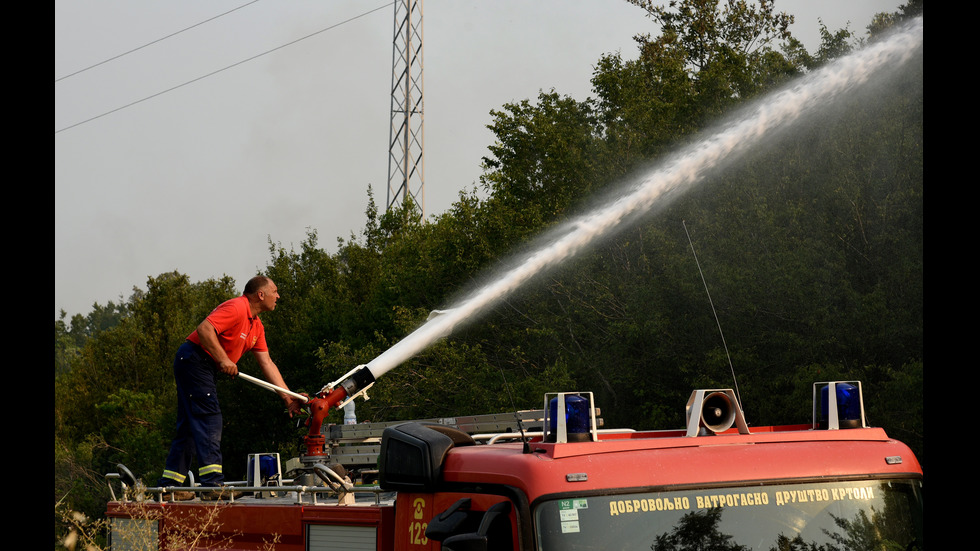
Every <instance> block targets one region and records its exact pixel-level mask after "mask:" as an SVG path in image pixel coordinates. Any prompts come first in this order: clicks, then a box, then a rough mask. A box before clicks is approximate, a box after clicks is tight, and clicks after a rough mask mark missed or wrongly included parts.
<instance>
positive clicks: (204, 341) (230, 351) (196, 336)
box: [157, 276, 303, 500]
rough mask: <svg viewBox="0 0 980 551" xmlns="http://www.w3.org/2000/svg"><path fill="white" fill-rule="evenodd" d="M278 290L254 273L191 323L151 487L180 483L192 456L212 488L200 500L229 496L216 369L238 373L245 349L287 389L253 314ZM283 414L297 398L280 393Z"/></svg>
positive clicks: (179, 496) (293, 410)
mask: <svg viewBox="0 0 980 551" xmlns="http://www.w3.org/2000/svg"><path fill="white" fill-rule="evenodd" d="M278 299H279V292H278V288H277V287H276V284H275V283H274V282H273V281H272V280H271V279H270V278H268V277H265V276H256V277H253V278H252V279H250V280H249V281H248V283H247V284H246V285H245V290H244V293H243V294H242V296H239V297H236V298H233V299H231V300H228V301H226V302H223V303H221V304H220V305H218V307H217V308H215V309H214V310H213V311H212V312H211V313H210V314H209V315H208V316H207V318H205V319H204V321H202V322H201V323H200V325H198V326H197V329H195V330H194V331H193V332H191V334H190V335H188V336H187V339H186V340H185V341H184V343H183V344H182V345H181V346H180V348H179V349H178V350H177V356H176V358H175V359H174V379H175V381H176V383H177V435H176V436H175V437H174V439H173V442H172V443H171V446H170V452H169V454H168V455H167V463H166V467H165V469H164V471H163V476H162V477H161V478H160V480H159V481H158V482H157V486H160V487H164V488H170V487H175V486H184V485H185V484H184V482H185V481H186V479H187V476H186V473H187V472H188V470H189V469H190V465H191V460H192V459H193V458H194V457H196V458H197V461H198V466H199V468H198V475H199V477H200V481H201V485H202V486H205V487H208V488H213V489H212V490H209V491H207V492H204V493H202V495H201V498H202V499H220V498H224V497H228V496H229V495H232V494H233V492H232V491H231V490H230V489H228V488H222V486H223V484H224V475H223V474H222V469H221V423H222V418H221V408H220V406H219V404H218V394H217V389H216V386H215V378H216V376H217V374H218V372H221V373H224V374H226V375H228V376H230V377H235V376H236V375H238V365H237V362H238V360H239V359H240V358H241V357H242V355H243V354H244V353H245V352H247V351H251V352H252V354H253V355H254V356H255V359H256V360H257V361H258V364H259V367H260V368H261V369H262V374H263V375H264V376H265V378H266V380H268V381H269V382H270V383H272V384H274V385H276V386H278V387H281V388H283V389H286V390H288V387H287V386H286V383H285V381H283V378H282V375H281V374H280V373H279V368H278V367H277V366H276V364H275V363H274V362H273V361H272V359H271V358H270V356H269V349H268V346H267V345H266V341H265V328H264V327H263V326H262V321H261V320H260V319H259V314H261V313H262V312H269V311H272V310H274V309H275V308H276V301H277V300H278ZM280 396H281V397H282V399H283V400H284V401H285V402H286V407H287V409H288V410H289V415H290V417H292V416H293V415H294V414H297V413H299V412H300V408H301V407H302V405H303V403H302V401H301V400H299V399H298V398H295V397H293V396H289V395H286V394H282V393H280ZM170 496H171V499H174V500H187V499H193V498H194V494H193V492H187V491H178V492H171V493H170Z"/></svg>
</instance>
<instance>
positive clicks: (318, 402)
mask: <svg viewBox="0 0 980 551" xmlns="http://www.w3.org/2000/svg"><path fill="white" fill-rule="evenodd" d="M374 381H375V379H374V374H373V373H371V370H370V369H368V368H367V366H366V365H359V366H357V367H355V368H354V369H351V370H350V371H348V372H347V373H345V374H344V375H343V376H341V377H340V378H339V379H337V380H336V381H334V382H332V383H329V384H327V385H325V386H324V387H323V388H322V389H320V392H318V393H317V394H316V396H315V397H314V398H311V399H310V401H309V402H308V403H307V405H308V406H309V409H310V418H309V419H308V420H307V425H309V431H308V432H307V434H306V437H305V439H304V441H305V443H306V454H307V455H324V452H323V447H324V446H325V445H326V438H325V437H324V436H323V434H321V432H320V429H321V428H322V427H323V421H324V419H326V418H327V415H329V414H330V410H331V409H333V408H334V407H336V408H338V409H342V408H343V407H344V406H346V405H347V404H348V403H349V402H350V401H352V400H353V399H354V398H357V397H358V396H362V397H363V398H364V399H365V400H368V399H369V397H368V395H367V390H368V389H369V388H371V387H372V386H373V385H374Z"/></svg>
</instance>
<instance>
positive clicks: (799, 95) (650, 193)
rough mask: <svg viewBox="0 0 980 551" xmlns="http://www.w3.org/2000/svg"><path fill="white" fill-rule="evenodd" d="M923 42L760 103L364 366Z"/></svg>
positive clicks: (444, 331) (413, 346)
mask: <svg viewBox="0 0 980 551" xmlns="http://www.w3.org/2000/svg"><path fill="white" fill-rule="evenodd" d="M921 45H922V18H921V17H919V18H916V19H914V20H913V21H912V22H911V23H910V24H909V25H908V28H906V29H904V30H902V31H901V32H898V33H896V34H894V35H892V36H891V37H890V38H889V39H887V40H883V41H880V42H877V43H874V44H872V45H870V46H867V47H866V48H864V49H862V50H859V51H857V52H855V53H853V54H851V55H849V56H846V57H843V58H840V59H839V60H837V61H835V62H834V63H832V64H830V65H828V66H826V67H824V68H822V69H820V70H818V71H814V72H813V73H811V74H809V75H807V76H806V77H804V78H802V79H801V80H800V81H799V82H798V83H797V84H795V85H794V86H792V87H790V88H787V89H785V90H783V91H781V92H778V93H776V94H774V95H771V96H769V97H767V98H765V99H764V100H762V101H761V102H758V103H757V104H755V105H754V106H753V107H751V108H750V110H749V111H748V113H747V115H745V116H744V117H741V118H739V119H738V120H737V121H735V122H734V123H732V124H730V125H729V126H727V127H725V128H723V129H721V130H720V131H718V132H717V133H715V134H713V135H711V136H709V137H707V138H705V139H703V140H702V141H700V142H698V143H696V144H694V145H693V146H691V147H689V148H687V149H685V150H683V151H681V152H680V153H679V154H678V155H677V156H676V157H674V159H673V160H672V161H671V162H669V163H668V164H667V165H666V166H664V167H663V168H660V169H658V170H655V171H654V172H652V173H651V174H649V175H648V176H647V177H645V178H644V179H642V181H641V182H640V183H639V184H637V185H636V186H635V187H634V188H633V189H632V190H631V191H629V192H628V193H626V194H625V195H623V196H621V197H620V198H618V199H616V200H614V201H612V202H611V203H609V204H607V205H606V206H604V207H602V208H599V209H598V210H595V211H593V212H591V213H589V214H586V215H585V216H583V217H581V218H579V219H577V220H575V221H573V222H571V223H570V224H568V225H567V226H566V227H565V229H564V230H563V231H564V233H563V234H561V235H560V237H559V238H558V239H557V240H556V241H554V242H552V243H551V244H549V245H548V246H546V247H544V248H542V249H540V250H538V251H537V252H534V253H532V254H531V255H530V256H528V257H527V259H526V260H525V261H524V262H523V263H521V264H520V265H518V266H517V267H515V268H513V269H511V270H510V271H508V272H506V273H504V274H503V275H502V276H501V277H499V278H497V279H496V280H495V281H494V282H493V283H491V284H489V285H486V286H484V287H483V288H481V289H479V290H477V291H476V292H474V293H473V294H471V295H470V296H469V297H468V298H466V299H464V300H463V301H461V302H460V303H458V304H457V305H456V306H454V307H452V308H450V309H447V310H443V311H440V313H439V314H438V315H435V316H430V317H429V319H428V321H427V322H426V323H425V324H423V325H422V326H421V327H419V328H418V329H416V330H415V331H414V332H412V333H411V334H409V335H408V336H407V337H405V338H404V339H402V340H401V341H399V342H398V343H396V344H395V345H394V346H392V347H391V348H389V349H388V350H387V351H385V352H383V353H382V354H380V355H379V356H377V357H376V358H375V359H374V360H372V361H371V362H369V363H368V364H367V368H368V369H369V370H370V372H371V374H372V375H373V376H374V378H375V379H376V378H378V377H380V376H381V375H383V374H384V373H387V372H388V371H389V370H391V369H393V368H394V367H396V366H398V365H400V364H401V363H403V362H405V361H406V360H408V359H409V358H411V357H412V356H414V355H415V354H417V353H419V352H421V351H422V350H424V349H425V348H427V347H428V346H429V345H431V344H432V343H433V342H435V341H437V340H439V339H440V338H442V337H444V336H447V335H449V334H450V333H452V331H453V329H454V328H455V327H456V326H457V325H459V324H460V323H462V322H464V321H470V320H472V318H474V317H475V316H477V315H478V314H480V313H481V312H482V311H484V310H485V309H486V308H487V307H488V306H491V305H493V304H495V303H496V302H498V301H500V300H502V299H503V298H505V297H507V296H508V295H510V294H511V293H513V292H514V291H516V290H517V289H518V288H519V287H521V286H522V285H523V284H524V283H525V282H527V281H528V280H529V279H531V278H532V277H534V276H535V275H538V274H540V273H541V272H543V271H545V270H547V269H548V268H550V267H553V266H556V265H558V264H559V263H561V262H562V261H564V260H566V259H568V258H570V257H572V256H574V255H576V254H577V253H579V252H581V251H582V250H583V249H584V248H586V247H587V246H588V245H590V244H591V243H593V242H594V241H595V240H596V239H597V238H599V237H601V236H603V235H605V234H606V233H607V232H609V231H611V230H613V229H615V228H616V227H617V226H619V225H620V224H622V223H623V222H624V221H625V220H627V219H629V218H630V217H631V216H633V215H635V214H640V213H644V212H647V211H648V210H649V209H651V208H652V207H653V206H654V204H656V203H657V202H658V201H660V200H661V199H662V198H664V196H665V195H667V194H668V193H673V192H682V191H685V190H687V189H689V188H690V187H692V186H693V185H694V184H696V183H697V182H699V181H700V180H701V179H703V177H704V176H705V174H706V173H707V172H708V171H709V170H711V169H712V168H713V167H715V166H717V165H718V164H719V163H720V162H722V161H723V160H730V159H733V158H735V157H736V156H738V155H741V154H743V153H745V152H746V151H747V150H748V149H750V148H751V147H752V146H753V145H755V144H757V143H758V142H759V141H760V140H762V139H763V138H764V137H765V136H766V135H767V134H770V133H772V132H774V131H776V130H780V129H783V128H785V127H787V126H789V125H791V124H792V123H794V122H796V121H798V120H799V119H800V118H801V117H802V116H803V115H804V114H805V113H806V112H808V111H811V110H813V109H815V108H817V107H818V106H821V105H824V104H827V103H829V102H830V101H832V100H833V99H835V98H837V97H839V96H840V95H841V94H843V93H845V92H847V91H848V90H850V89H852V88H854V87H855V86H858V85H860V84H863V83H864V82H865V81H867V80H869V79H870V78H871V76H872V74H873V73H874V72H876V71H877V70H880V69H883V68H887V67H894V66H898V65H900V64H901V63H903V62H904V61H907V60H908V59H909V58H910V57H911V56H912V55H913V54H914V53H915V52H916V51H917V50H918V48H920V47H921Z"/></svg>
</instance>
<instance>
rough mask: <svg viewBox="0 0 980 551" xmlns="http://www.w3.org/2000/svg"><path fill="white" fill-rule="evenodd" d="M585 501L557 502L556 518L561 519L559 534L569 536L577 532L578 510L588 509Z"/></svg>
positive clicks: (568, 500)
mask: <svg viewBox="0 0 980 551" xmlns="http://www.w3.org/2000/svg"><path fill="white" fill-rule="evenodd" d="M588 508H589V501H588V500H587V499H562V500H559V501H558V517H559V518H560V519H561V532H562V533H563V534H571V533H574V532H578V531H579V525H578V510H579V509H588Z"/></svg>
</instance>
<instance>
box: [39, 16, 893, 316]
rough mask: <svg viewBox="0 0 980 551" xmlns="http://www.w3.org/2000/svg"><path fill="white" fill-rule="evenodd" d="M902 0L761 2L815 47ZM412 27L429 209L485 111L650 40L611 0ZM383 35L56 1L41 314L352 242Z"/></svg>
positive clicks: (451, 179) (477, 152) (582, 88)
mask: <svg viewBox="0 0 980 551" xmlns="http://www.w3.org/2000/svg"><path fill="white" fill-rule="evenodd" d="M904 3H905V1H904V0H902V1H899V0H821V1H820V2H814V1H812V0H777V2H776V8H777V10H779V11H786V12H788V13H791V14H793V15H795V16H796V23H795V25H794V26H793V29H792V30H793V33H794V35H795V36H797V38H800V39H801V40H802V41H803V42H804V44H806V46H807V47H808V49H810V50H811V51H813V50H814V49H815V48H816V47H817V45H819V28H820V27H819V25H820V21H822V22H823V23H824V24H825V25H826V26H827V27H828V28H829V29H831V30H836V29H839V28H842V27H844V26H845V25H848V24H849V26H850V29H851V30H853V31H856V32H858V34H861V35H863V33H864V29H865V27H866V25H867V24H868V23H869V22H870V20H871V17H872V16H873V15H874V14H875V13H878V12H893V11H896V10H897V8H898V6H900V5H902V4H904ZM239 7H240V8H241V9H236V8H239ZM377 8H380V9H377ZM372 10H376V11H372ZM225 12H231V13H228V14H227V15H224V16H222V17H220V18H216V19H213V20H212V18H215V17H216V16H218V15H221V14H224V13H225ZM368 12H371V13H368ZM366 13H367V15H364V16H363V17H357V16H360V15H362V14H366ZM423 15H424V42H423V46H424V58H423V63H424V68H425V72H424V81H425V96H424V111H425V211H426V215H428V216H431V215H436V214H440V213H442V212H444V211H445V210H446V209H447V208H448V207H449V206H450V205H451V204H452V203H453V202H454V201H455V200H456V199H457V197H458V194H459V192H460V191H462V190H469V189H471V188H473V187H474V186H477V185H478V178H479V176H480V174H481V169H480V162H481V158H482V157H483V156H484V155H486V153H487V146H488V145H490V144H491V143H492V140H493V137H492V135H491V134H490V132H489V131H488V130H487V129H486V125H487V124H489V123H490V122H491V118H490V114H489V112H490V110H491V109H499V108H500V107H501V106H502V105H503V104H504V103H507V102H513V101H520V100H522V99H528V98H530V99H533V98H535V97H536V96H537V94H538V92H539V91H540V90H550V89H552V88H554V89H555V90H556V91H557V92H559V93H562V94H567V95H570V96H572V97H574V98H575V99H578V100H584V99H585V98H586V97H588V96H589V95H591V89H590V83H589V79H590V78H591V76H592V68H593V65H594V64H595V62H596V61H597V60H598V59H599V57H600V56H602V55H603V54H605V53H612V52H616V51H620V52H622V54H623V55H624V57H627V58H634V57H635V54H636V48H635V43H634V41H633V38H632V37H633V36H634V35H636V34H639V33H650V34H652V35H656V34H657V33H658V29H657V28H656V27H655V25H654V24H653V22H652V21H651V20H650V19H648V18H647V17H645V15H644V12H643V10H641V9H639V8H637V7H635V6H633V5H631V4H629V3H627V2H626V1H624V0H428V1H426V2H425V4H424V14H423ZM355 17H357V18H356V19H354V20H352V21H349V22H347V23H344V22H345V21H348V20H350V19H351V18H355ZM209 20H210V21H209ZM338 24H339V25H338ZM393 24H394V8H393V6H392V5H391V4H390V2H389V1H388V0H376V1H371V0H360V1H354V0H329V1H325V0H279V1H274V0H260V1H258V2H251V0H209V1H208V2H192V1H189V0H169V1H167V2H162V1H156V2H131V1H127V0H83V1H79V0H55V79H56V80H55V137H54V143H55V204H54V209H55V243H54V246H55V249H54V254H55V289H54V293H55V304H54V307H55V316H56V318H57V316H58V312H59V310H65V311H67V312H68V314H69V316H70V315H73V314H76V313H81V314H86V313H88V312H89V311H90V310H91V307H92V305H93V304H94V303H96V302H97V303H99V304H105V303H107V302H108V301H110V300H111V301H117V302H118V301H119V300H124V299H125V298H128V297H129V295H130V294H131V292H132V288H133V287H134V286H136V287H140V288H145V284H146V280H147V278H148V277H150V276H157V275H159V274H161V273H163V272H169V271H174V270H177V271H179V272H181V273H184V274H187V275H188V276H189V277H190V278H191V280H192V281H201V280H204V279H207V278H210V277H216V278H217V277H221V276H222V275H225V274H227V275H229V276H231V277H233V278H234V279H235V281H236V282H237V283H238V286H239V287H241V286H242V285H244V283H245V281H246V280H247V279H248V278H249V277H251V276H252V275H255V273H257V272H258V271H260V270H262V269H263V268H265V266H266V264H267V262H268V260H269V259H270V255H269V245H268V242H269V239H271V240H272V241H273V242H275V243H277V244H282V245H283V246H285V247H286V248H291V247H294V246H295V247H296V248H298V246H299V243H300V242H301V241H303V240H304V239H305V237H306V233H307V230H308V229H314V230H316V232H317V233H318V235H319V240H320V245H321V246H323V247H325V248H326V249H327V250H328V251H330V252H333V251H335V249H336V245H335V244H336V239H337V238H338V237H343V238H346V237H348V236H350V235H351V233H354V234H357V235H360V232H361V230H362V229H363V226H364V221H365V217H364V211H365V209H366V207H367V190H368V186H369V185H370V186H371V187H373V189H374V195H375V200H376V202H377V203H378V205H379V207H380V208H383V207H384V204H385V202H386V193H387V185H388V182H387V178H388V138H389V135H388V134H389V117H390V113H389V109H390V100H391V93H390V89H391V72H392V40H393ZM335 25H336V26H335ZM189 27H192V28H190V29H189V30H186V31H184V32H181V33H179V34H177V35H175V36H172V37H170V38H166V39H164V40H159V39H162V38H164V37H168V36H170V35H172V34H174V33H177V32H178V31H181V30H183V29H188V28H189ZM331 27H332V28H331ZM325 29H327V30H325ZM318 31H323V32H319V34H315V36H311V37H310V38H306V39H305V40H300V41H298V42H295V41H297V40H298V39H301V38H303V37H306V36H309V35H311V34H313V33H317V32H318ZM158 40H159V41H158ZM154 41H157V42H154ZM150 43H152V44H150ZM147 44H150V45H149V46H146V47H144V48H140V47H141V46H144V45H147ZM136 48H139V49H138V50H136V51H134V52H132V53H128V54H127V55H123V56H121V57H118V58H115V59H111V58H114V57H116V56H120V54H125V53H127V52H130V51H132V50H134V49H136ZM273 50H274V51H273ZM266 52H269V53H266ZM261 54H265V55H261ZM256 56H259V57H256ZM253 58H254V59H253ZM110 59H111V60H110ZM106 60H110V61H106ZM103 61H106V62H105V63H101V64H99V63H100V62H103ZM95 64H99V65H97V66H95V67H93V68H91V69H88V70H85V71H83V72H80V73H77V74H74V75H73V73H75V72H76V71H80V70H82V69H86V68H88V67H91V66H92V65H95ZM216 71H217V73H216ZM68 75H72V76H68ZM202 77H204V78H202ZM85 121H87V122H85Z"/></svg>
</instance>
